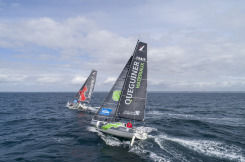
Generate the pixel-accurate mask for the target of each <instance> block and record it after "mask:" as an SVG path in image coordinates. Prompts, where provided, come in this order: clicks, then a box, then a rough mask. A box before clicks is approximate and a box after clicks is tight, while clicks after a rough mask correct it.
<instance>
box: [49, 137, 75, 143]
mask: <svg viewBox="0 0 245 162" xmlns="http://www.w3.org/2000/svg"><path fill="white" fill-rule="evenodd" d="M73 139H74V138H70V137H54V138H53V140H54V141H57V142H59V143H65V142H68V141H71V140H73Z"/></svg>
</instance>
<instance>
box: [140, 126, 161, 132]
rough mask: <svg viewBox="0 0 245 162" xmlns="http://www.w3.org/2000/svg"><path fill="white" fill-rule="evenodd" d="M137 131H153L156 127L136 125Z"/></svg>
mask: <svg viewBox="0 0 245 162" xmlns="http://www.w3.org/2000/svg"><path fill="white" fill-rule="evenodd" d="M136 130H137V131H144V132H146V133H150V132H153V131H157V129H156V128H153V127H143V126H142V127H137V128H136Z"/></svg>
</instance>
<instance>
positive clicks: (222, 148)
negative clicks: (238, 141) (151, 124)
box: [152, 135, 245, 162]
mask: <svg viewBox="0 0 245 162" xmlns="http://www.w3.org/2000/svg"><path fill="white" fill-rule="evenodd" d="M152 138H153V139H154V141H155V142H156V143H157V144H158V145H159V147H160V148H161V149H162V150H164V151H167V152H168V153H170V154H171V155H172V156H173V157H175V158H177V159H179V158H180V157H176V155H179V152H177V150H171V149H169V148H168V147H166V148H165V146H164V143H166V141H172V142H175V143H177V144H180V145H182V146H184V147H185V148H188V149H190V150H192V151H195V152H198V153H201V154H204V155H206V156H210V157H216V158H220V159H224V158H225V159H228V160H237V161H242V162H244V161H245V157H244V156H243V155H242V149H241V148H240V147H238V146H235V145H232V144H225V143H222V142H219V141H209V140H190V139H181V138H173V137H168V136H167V135H158V136H155V137H154V136H152ZM169 150H170V151H169ZM181 158H182V159H180V160H181V161H187V160H186V159H185V158H184V157H181Z"/></svg>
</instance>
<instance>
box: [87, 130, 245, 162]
mask: <svg viewBox="0 0 245 162" xmlns="http://www.w3.org/2000/svg"><path fill="white" fill-rule="evenodd" d="M144 128H145V130H146V131H147V132H148V133H150V132H152V131H157V129H155V128H151V127H144ZM88 130H89V131H91V132H96V133H97V134H98V135H99V136H100V137H101V138H102V139H103V141H104V142H105V143H106V144H107V145H110V146H117V147H124V148H125V147H129V145H130V141H129V140H127V141H124V140H121V139H118V138H116V137H113V136H111V135H107V134H104V133H102V132H99V131H97V130H96V128H94V127H89V128H88ZM159 148H160V149H159ZM186 149H189V150H191V151H190V154H188V155H187V154H186ZM129 152H133V153H135V154H137V155H139V156H141V157H142V158H144V159H148V158H150V159H152V160H153V161H162V162H165V161H174V160H179V161H186V162H187V161H189V159H190V158H194V159H195V160H196V161H202V159H198V157H197V156H196V155H197V153H199V154H203V155H205V156H208V157H214V158H218V159H221V160H222V159H224V160H235V161H241V162H244V161H245V157H244V156H243V155H242V149H241V148H240V147H238V146H235V145H229V144H226V143H222V142H219V141H210V140H192V139H181V138H175V137H169V136H167V135H164V134H160V135H156V136H152V135H148V139H147V140H144V141H137V142H136V143H135V145H133V147H130V149H129Z"/></svg>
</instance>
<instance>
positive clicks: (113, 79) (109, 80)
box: [103, 78, 117, 84]
mask: <svg viewBox="0 0 245 162" xmlns="http://www.w3.org/2000/svg"><path fill="white" fill-rule="evenodd" d="M116 80H117V79H116V78H107V79H106V80H105V81H104V82H103V83H105V84H113V83H115V82H116Z"/></svg>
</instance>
